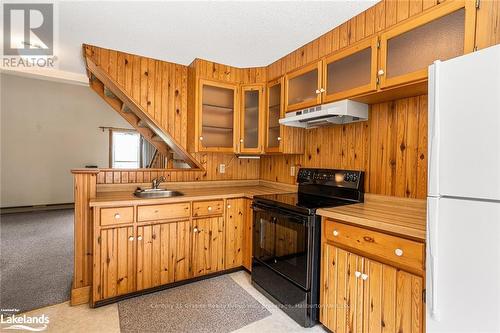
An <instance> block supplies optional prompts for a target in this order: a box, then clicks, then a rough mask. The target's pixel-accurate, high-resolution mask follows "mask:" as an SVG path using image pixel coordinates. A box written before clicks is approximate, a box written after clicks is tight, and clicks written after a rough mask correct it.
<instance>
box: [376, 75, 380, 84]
mask: <svg viewBox="0 0 500 333" xmlns="http://www.w3.org/2000/svg"><path fill="white" fill-rule="evenodd" d="M379 83H380V78H379V77H378V76H377V85H378V84H379Z"/></svg>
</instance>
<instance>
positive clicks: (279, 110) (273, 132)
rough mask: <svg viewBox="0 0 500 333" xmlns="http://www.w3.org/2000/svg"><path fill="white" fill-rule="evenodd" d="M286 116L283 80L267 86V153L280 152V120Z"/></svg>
mask: <svg viewBox="0 0 500 333" xmlns="http://www.w3.org/2000/svg"><path fill="white" fill-rule="evenodd" d="M284 116H285V112H284V105H283V78H280V79H278V80H275V81H272V82H269V83H268V85H267V108H266V152H270V153H271V152H279V151H280V145H281V141H282V128H283V126H281V125H280V123H279V120H280V118H283V117H284Z"/></svg>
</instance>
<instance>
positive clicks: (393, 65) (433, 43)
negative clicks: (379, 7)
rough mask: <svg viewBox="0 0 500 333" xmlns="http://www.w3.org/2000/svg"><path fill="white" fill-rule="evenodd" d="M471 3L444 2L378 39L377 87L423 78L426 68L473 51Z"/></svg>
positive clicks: (472, 10)
mask: <svg viewBox="0 0 500 333" xmlns="http://www.w3.org/2000/svg"><path fill="white" fill-rule="evenodd" d="M475 13H476V9H475V5H474V1H466V0H457V1H447V2H445V3H443V4H441V5H439V6H437V7H436V8H435V9H433V10H432V11H429V12H427V13H425V14H423V15H420V16H418V17H416V18H415V19H412V20H410V21H408V22H406V23H403V24H401V25H398V26H396V27H394V28H392V29H390V30H388V31H387V32H385V33H383V34H382V35H381V38H380V65H381V68H380V70H379V71H378V74H379V76H380V87H381V88H387V87H391V86H395V85H400V84H405V83H410V82H415V81H420V80H424V79H427V67H428V66H429V65H431V64H432V63H433V62H434V61H435V60H447V59H450V58H454V57H457V56H460V55H463V54H464V53H468V52H472V50H473V48H474V24H475V15H476V14H475Z"/></svg>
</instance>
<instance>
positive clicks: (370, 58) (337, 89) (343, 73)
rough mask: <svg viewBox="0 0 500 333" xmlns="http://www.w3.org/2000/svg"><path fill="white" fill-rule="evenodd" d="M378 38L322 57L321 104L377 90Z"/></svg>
mask: <svg viewBox="0 0 500 333" xmlns="http://www.w3.org/2000/svg"><path fill="white" fill-rule="evenodd" d="M376 73H377V38H376V37H374V38H372V39H367V40H364V41H361V42H359V43H357V44H355V45H353V46H351V47H349V48H347V49H345V50H343V51H340V52H337V53H334V54H332V55H331V56H329V57H327V58H326V59H325V64H324V66H323V77H324V90H325V91H323V99H322V101H323V103H325V102H330V101H334V100H339V99H343V98H345V97H349V96H355V95H359V94H363V93H367V92H371V91H375V90H377V79H376Z"/></svg>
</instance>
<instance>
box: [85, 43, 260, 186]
mask: <svg viewBox="0 0 500 333" xmlns="http://www.w3.org/2000/svg"><path fill="white" fill-rule="evenodd" d="M86 52H87V54H88V55H89V56H90V58H91V59H92V60H93V61H94V62H95V63H96V65H98V66H100V67H101V68H102V69H103V70H104V71H105V72H106V73H108V74H109V75H110V76H111V77H112V78H113V80H115V81H116V82H117V83H118V84H119V85H120V86H121V87H122V88H123V89H124V90H125V91H126V93H127V94H128V95H129V96H130V97H131V98H133V99H134V100H135V101H137V102H138V103H139V104H140V105H141V106H142V107H143V108H144V109H145V110H147V113H148V115H149V116H150V117H151V118H153V119H154V120H155V121H157V122H158V123H159V124H160V125H161V126H162V128H163V129H164V130H165V131H168V132H169V133H170V134H171V135H172V136H173V138H174V139H175V140H177V141H178V142H180V143H181V145H182V146H183V147H184V148H186V147H187V145H188V128H189V126H188V123H187V121H188V93H187V91H188V67H187V66H183V65H179V64H174V63H169V62H165V61H160V60H156V59H151V58H146V57H141V56H137V55H132V54H127V53H124V52H119V51H114V50H109V49H104V48H99V47H96V46H88V47H87V49H86ZM195 62H196V63H197V66H196V69H197V71H198V75H200V77H202V78H208V79H215V80H219V81H226V82H242V83H261V82H265V79H266V68H265V67H256V68H245V69H241V68H236V67H231V66H226V65H222V64H217V63H214V62H210V61H206V60H202V59H196V60H195ZM193 155H194V157H195V158H196V159H197V160H198V161H199V162H201V164H202V165H203V167H204V168H205V171H192V170H163V169H151V170H147V169H142V170H112V169H108V170H103V171H102V172H100V173H99V174H98V175H97V183H98V184H115V183H141V182H149V181H151V180H152V179H154V178H155V177H158V176H164V177H165V178H167V180H168V181H195V180H231V179H258V177H259V167H260V164H259V161H258V160H248V159H246V160H243V159H241V160H240V159H238V158H236V157H235V155H232V154H221V153H194V154H193ZM221 163H224V164H226V172H225V173H224V174H221V173H219V172H218V165H219V164H221Z"/></svg>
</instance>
